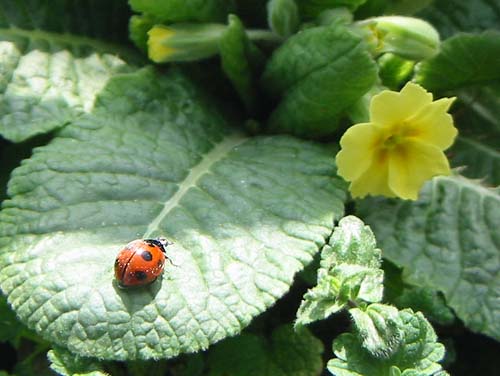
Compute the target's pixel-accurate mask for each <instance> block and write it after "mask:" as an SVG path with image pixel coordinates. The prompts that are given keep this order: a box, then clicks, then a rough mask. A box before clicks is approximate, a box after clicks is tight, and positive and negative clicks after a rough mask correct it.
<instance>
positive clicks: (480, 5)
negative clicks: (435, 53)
mask: <svg viewBox="0 0 500 376" xmlns="http://www.w3.org/2000/svg"><path fill="white" fill-rule="evenodd" d="M417 16H418V17H422V18H425V19H426V20H428V21H429V22H431V23H432V24H433V25H434V26H435V27H436V28H437V29H438V30H439V33H440V34H441V37H442V38H445V39H446V38H449V37H450V36H452V35H453V34H455V33H457V32H474V33H479V32H481V31H484V30H488V29H498V28H499V27H500V8H499V2H498V0H474V1H462V0H434V1H433V2H432V3H431V4H430V5H429V7H427V8H425V9H423V10H422V11H421V12H419V13H418V14H417Z"/></svg>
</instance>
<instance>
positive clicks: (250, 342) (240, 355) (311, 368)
mask: <svg viewBox="0 0 500 376" xmlns="http://www.w3.org/2000/svg"><path fill="white" fill-rule="evenodd" d="M322 353H323V344H322V343H321V341H320V340H319V339H317V338H316V337H314V336H313V335H312V334H311V332H309V331H308V330H307V329H304V330H301V331H300V332H298V333H297V332H295V331H294V330H293V329H292V327H291V326H281V327H279V328H278V329H276V330H274V331H273V333H272V335H271V338H269V339H267V338H263V337H259V336H256V335H254V334H243V335H241V336H239V337H236V338H230V339H228V340H226V341H224V342H223V343H221V344H220V345H217V346H216V347H214V349H213V350H212V351H210V353H209V366H210V372H209V373H208V375H209V376H225V375H231V376H252V375H272V376H318V375H320V374H321V371H322V370H323V361H322V358H321V354H322ZM292 354H293V356H291V355H292Z"/></svg>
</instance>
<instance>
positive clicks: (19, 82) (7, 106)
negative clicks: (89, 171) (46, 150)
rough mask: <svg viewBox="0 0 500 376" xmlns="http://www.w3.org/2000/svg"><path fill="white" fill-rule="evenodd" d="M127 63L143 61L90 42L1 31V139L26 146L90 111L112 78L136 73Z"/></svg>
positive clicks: (39, 33)
mask: <svg viewBox="0 0 500 376" xmlns="http://www.w3.org/2000/svg"><path fill="white" fill-rule="evenodd" d="M119 55H122V56H124V58H121V57H120V56H119ZM127 61H131V62H138V59H136V57H135V55H134V54H132V53H130V51H128V50H125V49H123V48H121V47H115V46H112V45H107V44H105V43H103V42H100V41H95V40H91V39H88V38H85V37H79V36H75V35H71V34H53V33H51V32H45V31H40V30H22V29H18V28H10V29H7V28H0V71H1V72H2V80H1V82H0V135H2V136H3V137H5V138H6V139H8V140H10V141H13V142H19V141H23V140H26V139H28V138H30V137H33V136H34V135H37V134H41V133H47V132H50V131H53V130H55V129H57V128H60V127H62V126H64V125H66V124H68V123H69V122H70V121H72V120H74V119H76V118H77V117H78V116H79V115H81V114H82V113H85V112H89V111H91V109H92V106H93V103H94V99H95V96H96V95H97V94H98V93H99V92H100V90H101V89H102V88H103V87H104V86H105V84H106V82H107V81H108V80H109V78H110V77H112V76H113V75H115V74H118V73H122V72H129V71H131V70H133V69H135V68H133V66H132V65H129V64H128V63H127Z"/></svg>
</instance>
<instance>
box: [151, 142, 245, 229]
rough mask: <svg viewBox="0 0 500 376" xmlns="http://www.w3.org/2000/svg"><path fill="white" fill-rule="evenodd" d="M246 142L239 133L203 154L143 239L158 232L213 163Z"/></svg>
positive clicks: (164, 205)
mask: <svg viewBox="0 0 500 376" xmlns="http://www.w3.org/2000/svg"><path fill="white" fill-rule="evenodd" d="M246 140H247V137H246V136H245V135H243V134H241V133H232V134H230V135H228V136H226V137H225V138H224V139H223V140H222V141H221V142H220V143H219V144H217V145H216V146H215V147H214V148H213V149H212V150H210V151H209V152H208V153H207V154H205V155H204V156H203V157H202V159H201V160H200V162H199V163H198V164H197V165H196V166H194V167H193V168H192V169H191V171H190V172H189V174H188V175H187V176H186V178H185V179H184V180H183V181H182V182H181V183H180V184H179V188H178V190H177V191H176V192H175V193H174V194H173V195H172V196H170V197H169V198H168V199H167V200H166V201H165V202H164V203H163V209H162V210H161V211H160V213H159V214H158V215H157V216H156V217H155V218H154V219H153V220H152V221H151V223H150V224H149V225H148V227H147V229H146V231H145V232H144V235H143V238H149V237H151V235H152V234H153V233H154V232H155V231H156V230H158V227H159V225H160V223H161V222H162V221H163V219H165V217H166V216H167V215H168V214H169V213H170V212H171V211H172V209H174V208H175V207H176V206H177V205H178V204H179V202H180V201H181V200H182V198H183V197H184V196H185V195H186V193H187V192H188V191H189V189H190V188H193V187H196V183H197V182H198V180H199V179H200V178H201V177H202V176H203V175H205V174H206V173H208V172H209V171H210V168H211V167H212V166H213V165H214V164H215V163H217V162H218V161H220V160H221V159H223V158H224V157H226V156H227V155H228V154H229V152H231V150H233V149H234V148H235V147H236V146H238V145H239V144H241V143H242V142H244V141H246Z"/></svg>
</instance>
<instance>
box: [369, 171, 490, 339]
mask: <svg viewBox="0 0 500 376" xmlns="http://www.w3.org/2000/svg"><path fill="white" fill-rule="evenodd" d="M360 212H361V214H362V215H363V218H364V219H365V220H366V222H367V223H369V224H370V226H371V227H372V229H373V231H374V232H375V235H376V237H377V240H378V241H379V242H380V245H381V248H382V249H383V254H384V257H386V258H387V259H389V260H390V261H392V262H394V263H395V264H397V265H399V266H402V267H404V273H403V278H404V279H405V280H407V281H408V282H409V283H413V284H415V285H419V286H427V287H430V288H433V289H436V290H439V291H442V292H443V293H444V295H445V298H446V301H447V303H448V304H449V305H450V307H451V308H453V309H454V310H455V312H456V314H457V316H458V317H459V318H460V319H462V320H463V321H464V323H465V324H466V325H467V326H468V327H469V328H470V329H472V330H474V331H477V332H481V333H483V334H486V335H489V336H491V337H493V338H496V339H500V233H499V232H498V229H499V228H500V196H499V195H498V192H496V191H494V190H489V189H487V188H485V187H483V186H481V185H480V184H478V183H477V182H474V181H470V180H467V179H465V178H462V177H440V178H436V179H434V180H432V181H431V182H429V183H428V184H426V186H425V187H424V189H423V191H422V192H421V197H420V199H419V200H418V201H416V202H410V201H401V200H378V199H370V200H365V201H364V202H362V204H361V206H360Z"/></svg>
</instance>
